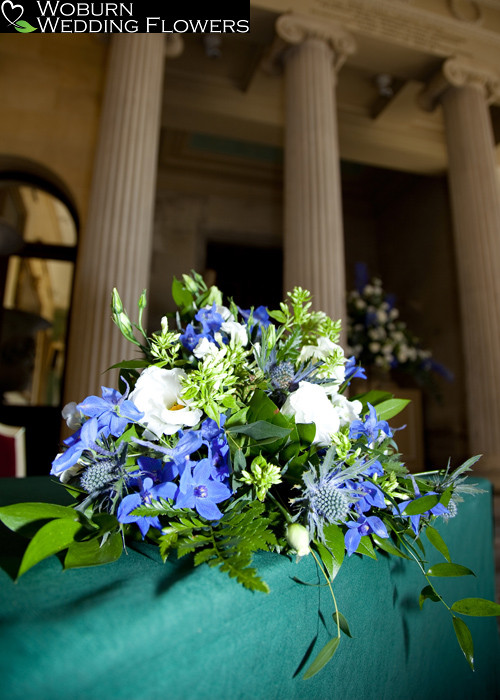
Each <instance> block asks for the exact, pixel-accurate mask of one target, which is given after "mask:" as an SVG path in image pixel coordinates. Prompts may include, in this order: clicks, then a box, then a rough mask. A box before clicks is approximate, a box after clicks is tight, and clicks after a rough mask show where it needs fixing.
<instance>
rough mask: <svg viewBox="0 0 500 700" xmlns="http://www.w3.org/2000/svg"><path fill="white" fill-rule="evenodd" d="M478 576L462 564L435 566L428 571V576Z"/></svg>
mask: <svg viewBox="0 0 500 700" xmlns="http://www.w3.org/2000/svg"><path fill="white" fill-rule="evenodd" d="M475 575H476V574H475V573H474V572H473V571H471V569H468V568H467V567H466V566H462V565H461V564H451V563H448V562H447V563H445V564H434V565H433V566H431V568H430V569H428V570H427V572H426V576H443V577H448V576H475Z"/></svg>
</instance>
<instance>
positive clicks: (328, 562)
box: [316, 542, 336, 579]
mask: <svg viewBox="0 0 500 700" xmlns="http://www.w3.org/2000/svg"><path fill="white" fill-rule="evenodd" d="M316 547H317V549H318V553H319V556H320V557H321V561H322V562H323V565H324V567H325V569H326V570H327V572H328V576H329V577H330V579H333V575H334V572H335V571H336V570H335V560H334V558H333V555H332V553H331V552H330V550H329V549H328V548H327V547H325V545H324V544H321V542H316Z"/></svg>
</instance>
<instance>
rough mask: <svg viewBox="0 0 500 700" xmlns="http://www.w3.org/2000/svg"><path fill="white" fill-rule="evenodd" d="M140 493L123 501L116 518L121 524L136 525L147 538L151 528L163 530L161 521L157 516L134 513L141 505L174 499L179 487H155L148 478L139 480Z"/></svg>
mask: <svg viewBox="0 0 500 700" xmlns="http://www.w3.org/2000/svg"><path fill="white" fill-rule="evenodd" d="M137 481H138V487H139V491H138V492H135V493H130V494H129V495H128V496H125V498H124V499H123V500H122V501H121V503H120V505H119V506H118V511H117V514H116V517H117V518H118V520H119V522H121V523H136V524H137V526H138V528H139V530H140V531H141V533H142V537H143V539H144V537H145V536H146V534H147V532H148V530H149V528H150V527H155V528H157V529H158V530H161V523H160V519H159V518H158V516H157V515H155V516H151V515H132V511H133V510H135V509H136V508H139V506H141V505H147V504H150V503H151V502H152V501H154V500H157V499H158V498H160V497H161V498H167V499H173V498H175V495H176V493H177V487H176V485H175V484H173V483H171V482H167V483H161V484H158V485H156V486H155V485H154V483H153V479H151V478H150V477H146V478H145V479H142V478H141V477H139V478H138V480H137Z"/></svg>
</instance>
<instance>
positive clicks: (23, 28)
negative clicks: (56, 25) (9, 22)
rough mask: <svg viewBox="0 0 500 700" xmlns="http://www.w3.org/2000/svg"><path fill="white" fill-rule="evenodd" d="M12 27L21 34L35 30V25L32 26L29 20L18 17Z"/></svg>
mask: <svg viewBox="0 0 500 700" xmlns="http://www.w3.org/2000/svg"><path fill="white" fill-rule="evenodd" d="M14 27H15V28H16V30H17V31H18V32H21V34H29V33H30V32H36V27H32V26H31V24H30V23H29V22H26V20H24V19H18V20H17V22H16V23H15V25H14Z"/></svg>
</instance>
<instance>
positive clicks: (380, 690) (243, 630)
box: [0, 477, 500, 700]
mask: <svg viewBox="0 0 500 700" xmlns="http://www.w3.org/2000/svg"><path fill="white" fill-rule="evenodd" d="M475 481H476V482H479V481H480V483H481V486H482V487H483V488H486V489H488V491H487V493H484V494H481V495H478V496H476V497H466V501H465V503H463V504H462V505H461V507H460V513H459V516H457V518H455V519H454V520H452V521H450V522H449V523H448V524H447V525H446V524H443V526H442V528H441V531H442V532H443V534H444V535H445V538H446V541H447V543H448V545H449V548H450V550H451V553H452V556H453V559H454V560H455V561H456V562H457V563H461V564H464V565H465V566H468V567H470V568H472V569H473V570H474V571H475V572H476V573H477V574H478V577H477V578H472V577H465V578H460V579H448V580H444V579H439V580H438V582H439V590H440V591H441V592H442V593H443V594H444V595H445V597H446V598H447V599H448V600H449V601H453V600H456V599H458V598H462V597H469V596H480V597H485V598H490V599H493V598H494V564H493V547H492V541H493V536H492V509H491V490H490V486H489V483H488V482H485V481H483V480H477V479H476V480H475ZM64 497H65V491H64V489H62V488H61V487H60V486H58V485H56V486H54V485H53V484H52V483H51V482H50V480H49V479H46V478H43V477H42V478H36V477H34V478H28V479H26V480H24V481H15V480H0V504H2V505H5V504H7V503H11V502H19V501H29V500H47V501H62V500H64ZM0 536H1V540H0V541H1V549H0V552H1V554H0V563H1V564H2V566H4V567H5V568H6V569H12V567H13V566H14V565H15V563H16V562H18V560H19V556H20V552H21V551H22V548H21V545H20V540H18V538H17V537H14V536H13V535H11V533H8V531H7V530H6V529H5V528H3V526H2V531H1V533H0ZM430 550H431V547H430V546H429V547H428V553H430ZM144 551H145V552H146V554H147V556H142V555H140V554H139V553H137V552H135V551H129V553H128V556H122V557H121V559H120V560H119V561H118V562H116V563H114V564H108V565H106V566H104V567H99V568H91V569H79V570H71V571H65V572H63V571H62V569H61V564H60V562H59V560H58V558H57V557H51V558H50V559H49V560H46V561H45V562H41V563H40V564H38V565H37V566H36V567H34V568H33V569H32V570H30V571H29V572H28V573H26V574H25V575H24V576H23V577H22V578H21V579H20V580H19V582H18V583H14V582H12V580H11V579H10V578H9V576H8V575H7V573H6V572H5V571H3V570H0V591H1V592H0V620H1V623H0V624H1V627H0V697H2V698H6V699H7V698H8V699H9V700H16V699H19V700H21V699H22V700H63V699H64V700H67V699H68V700H79V699H82V700H89V699H90V698H92V699H94V700H101V699H102V698H106V699H107V700H118V699H122V700H132V699H135V698H138V699H140V700H156V699H158V700H239V699H241V700H243V699H248V700H281V699H284V700H285V699H286V700H293V699H295V698H314V700H323V699H325V700H326V699H330V698H331V699H332V700H368V699H372V698H373V700H389V699H394V700H411V699H412V698H415V699H417V698H418V700H425V699H426V698H433V699H434V698H441V699H443V700H448V698H453V699H454V700H457V699H459V698H464V699H465V698H466V699H467V700H471V699H472V698H481V700H485V699H486V698H495V697H500V693H499V692H498V689H499V662H500V653H499V650H500V647H499V638H498V632H497V627H496V620H495V618H486V619H481V620H477V619H475V618H468V620H467V621H468V624H469V626H470V628H471V630H472V633H473V637H474V642H475V651H476V653H475V656H476V671H475V673H472V672H471V671H470V669H469V667H468V665H467V663H466V662H465V659H464V657H463V655H462V653H461V651H460V649H459V647H458V645H457V642H456V640H455V637H454V633H453V631H452V625H451V619H450V616H449V615H448V614H447V613H446V611H445V610H444V609H442V606H438V605H436V604H433V603H431V602H430V601H427V602H426V603H425V605H424V608H423V610H420V609H419V606H418V602H417V601H418V593H419V592H420V590H421V588H422V587H423V586H424V585H425V580H424V579H423V578H422V577H421V575H420V573H419V572H418V570H417V567H416V566H414V565H412V564H411V563H407V562H405V561H403V560H400V559H398V560H395V559H392V558H388V557H386V556H383V555H381V556H379V558H378V561H373V560H371V559H366V558H363V559H361V558H359V557H358V556H353V557H351V559H349V560H348V561H347V562H346V564H345V565H344V567H343V568H342V570H341V571H340V573H339V575H338V577H337V579H336V580H335V592H336V596H337V600H338V603H339V608H340V610H341V612H343V613H344V615H345V616H346V617H347V619H348V620H349V623H350V625H351V630H352V633H353V635H354V639H348V638H344V639H342V643H341V645H340V648H339V650H338V652H337V654H336V656H335V658H334V659H333V660H332V662H331V663H330V664H329V665H328V666H327V667H326V668H325V669H323V671H322V672H320V673H319V674H318V675H317V676H315V677H314V678H312V679H311V680H309V681H304V680H302V678H301V673H297V671H298V669H299V667H300V665H301V662H302V660H303V658H304V656H305V655H306V653H307V651H308V649H309V647H310V645H311V644H312V642H313V641H314V640H316V646H315V649H316V650H317V649H319V648H320V647H321V646H322V645H323V644H324V643H325V642H326V641H327V639H328V636H327V633H326V631H325V627H324V625H325V624H326V626H327V627H328V628H329V630H330V631H332V629H333V625H332V618H331V613H332V602H331V598H330V597H329V594H328V592H327V589H326V588H324V587H317V586H314V587H311V586H304V585H300V584H298V583H296V582H294V581H293V580H292V577H300V578H301V579H302V580H304V581H309V582H316V581H318V578H317V573H316V569H315V565H314V562H313V560H312V559H311V557H307V558H305V559H302V560H301V562H300V563H299V564H295V562H293V561H289V560H288V559H286V558H285V557H280V556H278V555H273V554H268V553H261V554H260V555H259V556H257V557H256V563H257V565H258V567H259V569H260V570H261V572H262V574H263V577H264V579H265V580H266V581H267V582H268V584H269V585H270V588H271V593H270V594H269V595H264V594H260V593H251V592H249V591H247V590H245V589H243V588H241V587H240V586H239V585H238V584H237V583H235V581H233V580H230V579H229V578H228V577H227V576H226V575H224V574H221V573H220V572H219V571H218V570H214V569H210V568H209V567H207V566H202V567H199V568H198V569H196V570H193V569H191V567H190V564H189V560H188V559H186V560H181V561H177V560H175V559H174V560H172V561H168V562H167V563H166V564H162V563H161V561H160V560H159V558H158V557H157V556H156V553H155V551H154V549H152V548H150V547H148V546H144ZM432 559H435V561H438V560H440V557H439V555H437V556H436V557H435V558H434V557H432ZM318 611H321V615H320V616H319V615H318ZM321 618H323V619H321ZM323 621H324V622H323Z"/></svg>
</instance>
